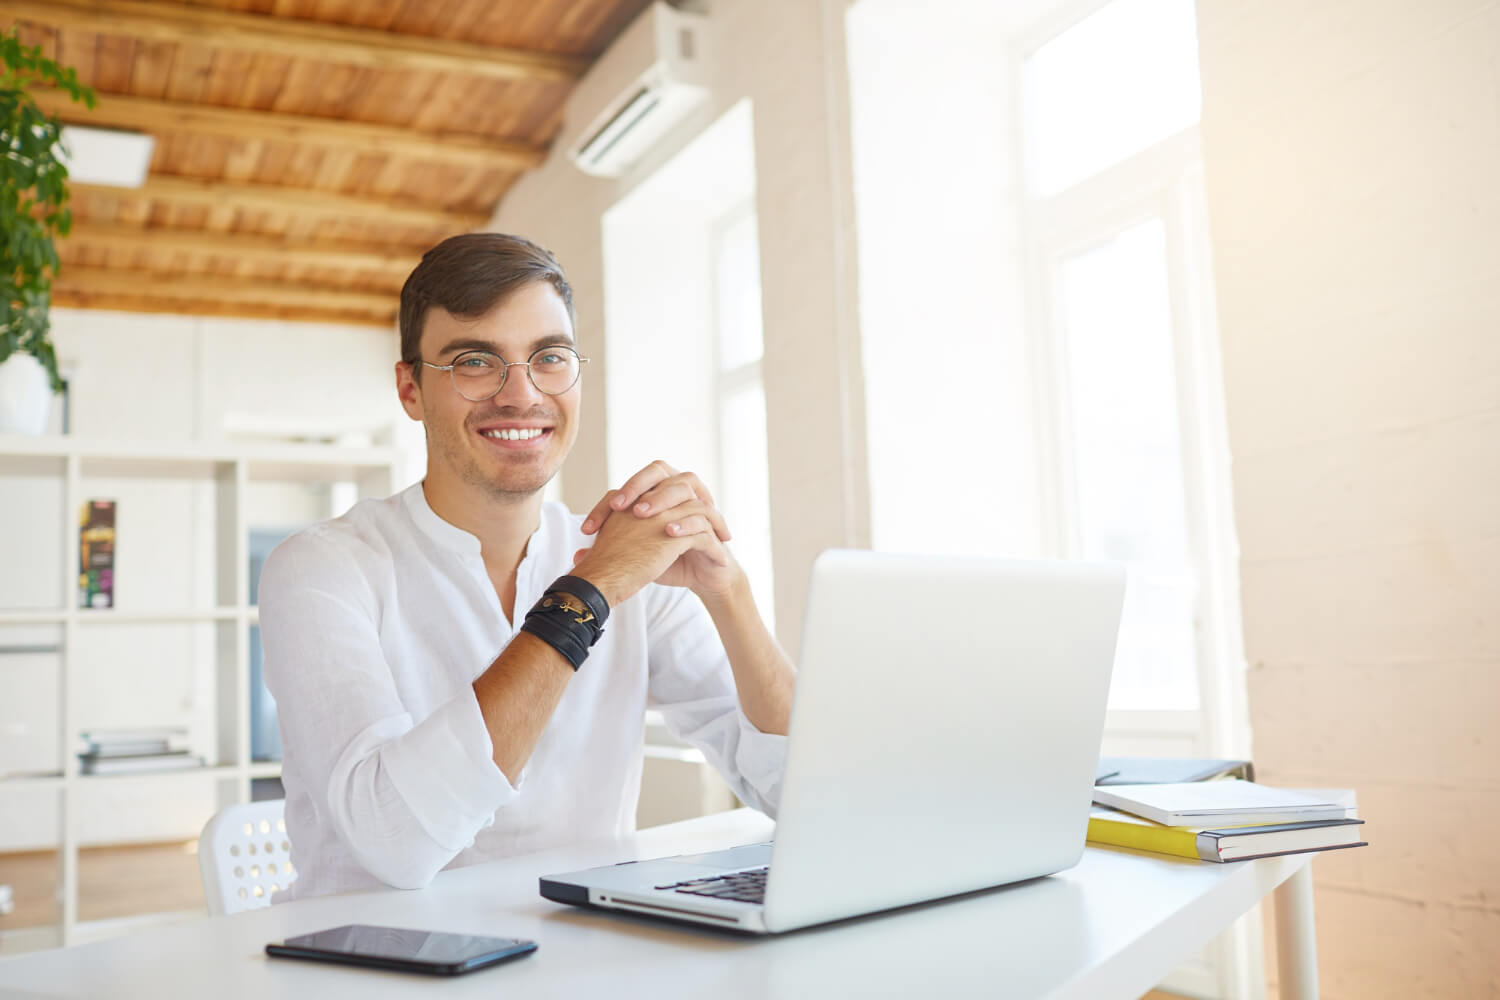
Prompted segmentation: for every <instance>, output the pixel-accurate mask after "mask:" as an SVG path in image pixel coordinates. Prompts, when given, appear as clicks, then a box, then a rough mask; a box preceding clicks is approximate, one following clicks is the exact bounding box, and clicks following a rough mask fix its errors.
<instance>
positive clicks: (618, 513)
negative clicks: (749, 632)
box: [573, 461, 744, 606]
mask: <svg viewBox="0 0 1500 1000" xmlns="http://www.w3.org/2000/svg"><path fill="white" fill-rule="evenodd" d="M583 533H584V534H586V535H596V536H597V538H596V540H595V542H594V545H593V547H592V548H587V549H580V550H578V552H577V553H575V554H574V557H573V560H574V569H573V571H574V572H575V573H576V574H578V575H579V576H581V577H583V578H584V579H586V580H588V581H589V582H590V583H592V584H593V585H594V586H595V587H598V588H599V590H600V591H601V592H603V594H604V596H605V599H606V600H608V601H609V602H610V605H611V606H613V605H616V604H618V603H620V602H621V601H624V600H626V599H628V598H630V597H631V596H633V595H634V594H636V593H637V592H638V591H640V589H641V588H642V587H644V586H646V584H648V583H652V582H656V583H661V584H665V585H667V586H670V587H687V588H688V589H690V590H692V591H693V593H695V594H697V595H698V596H699V597H700V598H701V599H702V600H704V601H705V602H708V601H711V600H714V599H724V598H727V597H728V596H729V593H730V591H731V590H732V589H733V587H734V586H735V584H736V583H737V582H739V581H740V580H741V579H742V578H743V575H744V574H743V571H742V570H741V569H740V567H739V564H738V563H737V562H735V560H734V557H733V556H732V555H731V554H730V552H729V549H728V548H726V547H725V545H724V543H725V542H727V541H729V537H730V534H729V526H728V525H726V524H725V523H724V517H723V515H721V514H720V513H719V509H718V507H716V506H715V505H714V498H713V495H712V494H711V493H709V491H708V487H706V486H704V485H703V481H702V480H700V479H699V478H698V477H697V476H696V475H694V474H693V473H691V472H678V471H677V470H676V469H674V468H672V467H671V466H670V465H668V464H667V463H665V462H660V461H657V462H652V463H651V464H650V465H648V466H646V467H645V468H644V469H642V470H641V471H639V472H637V473H636V474H635V475H633V476H631V477H630V478H629V479H628V480H626V481H625V484H624V485H623V486H621V487H620V488H619V489H617V490H610V491H609V492H608V493H606V494H604V496H603V497H601V498H600V500H599V502H598V503H596V504H595V505H594V509H593V510H591V511H589V514H588V516H587V517H586V518H585V519H584V522H583Z"/></svg>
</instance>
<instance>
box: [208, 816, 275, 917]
mask: <svg viewBox="0 0 1500 1000" xmlns="http://www.w3.org/2000/svg"><path fill="white" fill-rule="evenodd" d="M285 807H286V801H285V800H283V799H269V800H266V801H262V802H247V803H243V804H241V805H234V806H226V807H225V808H223V809H220V810H219V811H218V812H217V813H215V814H214V815H213V818H212V819H210V820H209V821H208V822H207V823H206V824H204V826H203V832H202V833H200V834H199V835H198V870H199V872H201V873H202V875H203V899H204V902H206V903H207V904H208V913H209V916H218V915H219V914H222V913H239V912H240V911H241V910H253V909H256V908H258V907H262V906H269V905H270V903H271V897H272V896H273V895H274V894H276V893H278V892H282V891H284V890H285V889H286V888H287V887H288V886H290V885H291V884H292V882H293V880H295V879H296V877H297V873H296V872H295V871H293V870H292V845H291V841H290V840H289V839H288V838H287V835H286V820H285V819H284V818H283V815H282V814H283V810H284V809H285Z"/></svg>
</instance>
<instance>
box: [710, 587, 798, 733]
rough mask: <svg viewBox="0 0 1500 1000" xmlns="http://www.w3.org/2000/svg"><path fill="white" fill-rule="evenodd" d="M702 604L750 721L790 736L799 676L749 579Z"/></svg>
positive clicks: (757, 725)
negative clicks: (768, 623) (758, 603)
mask: <svg viewBox="0 0 1500 1000" xmlns="http://www.w3.org/2000/svg"><path fill="white" fill-rule="evenodd" d="M700 596H701V595H700ZM703 605H704V607H706V608H707V609H708V613H709V617H710V618H712V619H713V623H714V628H715V629H717V630H718V633H719V639H720V641H721V642H723V644H724V652H725V653H726V654H728V656H729V666H730V668H731V669H732V670H733V672H734V684H735V688H736V690H737V691H738V693H739V698H740V709H741V710H742V711H743V712H744V713H745V717H746V718H747V719H749V720H750V722H751V724H752V725H754V726H755V728H756V729H759V730H760V731H761V732H763V733H775V734H777V735H782V736H785V735H786V731H787V728H788V726H789V725H790V723H791V715H792V692H793V689H794V688H795V686H796V678H797V673H796V670H795V669H793V667H792V664H791V661H790V660H788V659H787V656H786V653H784V652H783V651H782V649H781V646H780V645H778V644H777V642H776V637H775V636H773V635H772V634H771V632H770V630H769V629H767V628H766V625H765V622H764V621H763V620H762V619H761V616H760V612H759V611H758V610H757V609H756V606H755V598H754V597H753V595H752V594H751V592H750V583H749V581H748V580H747V579H746V578H745V576H744V575H743V574H740V576H739V579H738V580H737V581H736V582H735V583H734V584H733V585H732V586H731V587H730V589H729V591H728V592H727V593H725V594H723V595H717V596H716V595H709V596H707V597H703Z"/></svg>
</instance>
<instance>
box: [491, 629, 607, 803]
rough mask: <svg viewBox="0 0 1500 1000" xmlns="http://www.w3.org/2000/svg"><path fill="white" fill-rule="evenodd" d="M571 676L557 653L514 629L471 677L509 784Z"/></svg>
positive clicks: (498, 762) (528, 756)
mask: <svg viewBox="0 0 1500 1000" xmlns="http://www.w3.org/2000/svg"><path fill="white" fill-rule="evenodd" d="M584 669H587V667H585V668H584ZM572 679H573V668H572V666H571V665H570V664H569V663H568V661H567V660H566V659H564V658H563V656H562V654H561V653H559V652H558V651H557V650H555V649H553V648H552V647H551V646H550V645H548V644H547V643H545V642H543V641H542V640H541V639H538V638H537V637H536V636H534V635H532V634H531V633H529V632H518V633H516V637H515V638H514V639H512V640H511V641H510V644H509V645H507V646H506V647H505V649H503V650H501V652H500V655H499V656H498V657H496V658H495V662H494V663H491V664H490V666H489V668H488V669H486V670H485V672H484V673H482V674H480V675H479V678H478V679H477V680H476V681H474V697H475V698H477V699H478V701H479V711H480V714H481V715H483V716H484V725H485V728H486V729H487V730H489V734H490V743H491V745H492V746H493V747H494V760H495V766H496V767H498V768H500V771H501V773H503V774H504V775H505V776H506V777H507V778H509V779H510V782H511V784H512V785H514V784H516V783H517V782H518V781H519V780H520V776H521V769H522V768H524V767H525V766H526V762H527V761H528V760H530V759H531V754H532V752H533V751H534V750H535V749H536V745H537V742H538V741H539V740H540V739H541V738H542V731H543V730H545V729H546V728H547V723H548V722H549V721H550V720H551V718H552V713H553V712H554V711H556V709H557V703H558V702H559V701H561V700H562V696H563V692H564V691H566V690H567V689H568V682H569V681H570V680H572Z"/></svg>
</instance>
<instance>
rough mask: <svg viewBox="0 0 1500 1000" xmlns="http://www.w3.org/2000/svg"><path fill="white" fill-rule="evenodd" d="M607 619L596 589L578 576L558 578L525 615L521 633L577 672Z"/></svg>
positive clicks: (606, 607) (606, 606) (604, 601)
mask: <svg viewBox="0 0 1500 1000" xmlns="http://www.w3.org/2000/svg"><path fill="white" fill-rule="evenodd" d="M608 617H609V602H608V601H606V600H605V599H604V595H603V594H601V593H599V589H598V588H597V587H595V586H594V585H593V584H592V583H589V582H588V581H587V580H585V579H583V578H582V577H578V576H560V577H558V578H557V579H556V580H554V581H553V583H552V586H550V587H548V588H547V591H546V593H544V594H543V595H542V599H541V600H540V601H537V602H536V605H535V606H534V607H532V609H531V610H530V611H528V612H526V621H525V622H523V623H522V624H521V631H522V632H530V633H531V634H532V635H534V636H536V637H537V638H538V639H541V640H542V641H543V642H545V643H547V644H548V645H549V646H551V647H552V648H553V649H555V650H557V651H558V652H559V653H561V654H562V656H563V658H564V659H565V660H567V661H568V662H569V663H570V664H572V665H573V669H574V670H577V669H578V668H579V667H580V666H582V665H583V661H584V660H585V659H587V658H588V655H589V649H590V648H591V647H592V646H593V645H594V643H596V642H598V641H599V636H601V635H603V634H604V620H605V619H606V618H608Z"/></svg>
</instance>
